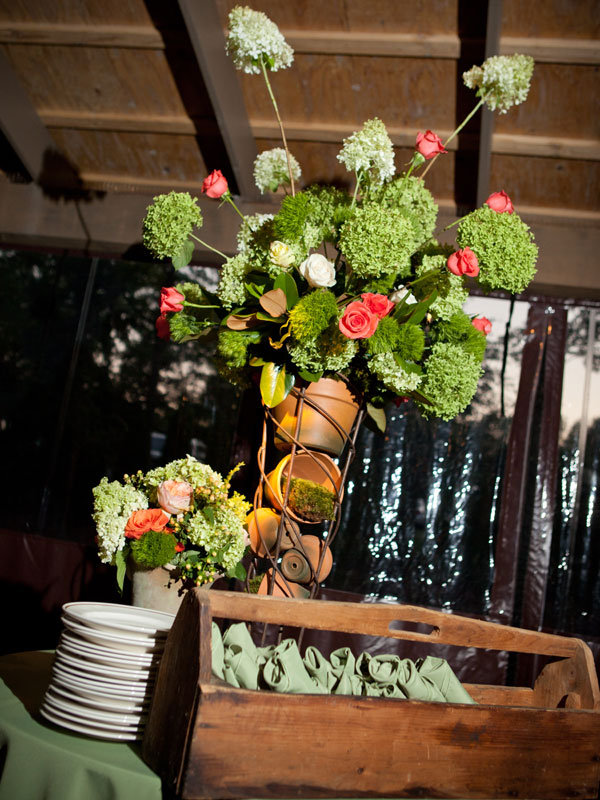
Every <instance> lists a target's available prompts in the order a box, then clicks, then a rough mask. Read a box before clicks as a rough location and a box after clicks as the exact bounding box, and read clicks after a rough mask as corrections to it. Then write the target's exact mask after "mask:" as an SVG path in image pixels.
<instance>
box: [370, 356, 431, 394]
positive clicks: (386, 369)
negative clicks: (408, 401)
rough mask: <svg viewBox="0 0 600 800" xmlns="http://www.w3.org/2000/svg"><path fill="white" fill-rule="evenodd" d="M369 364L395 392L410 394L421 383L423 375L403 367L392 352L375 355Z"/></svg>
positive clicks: (388, 387) (378, 376)
mask: <svg viewBox="0 0 600 800" xmlns="http://www.w3.org/2000/svg"><path fill="white" fill-rule="evenodd" d="M369 364H370V367H371V372H372V373H373V374H374V375H375V376H376V377H377V378H379V380H380V381H381V382H382V383H383V385H384V386H385V387H386V388H387V389H389V390H390V391H391V392H394V394H397V395H400V396H401V395H406V394H409V393H410V392H414V391H416V390H417V389H418V388H419V386H420V384H421V381H422V377H421V375H419V374H418V372H408V371H407V370H405V369H403V368H402V367H401V366H400V365H399V364H398V363H397V362H396V359H395V358H394V356H393V355H392V353H379V354H378V355H376V356H373V358H372V359H371V361H370V362H369Z"/></svg>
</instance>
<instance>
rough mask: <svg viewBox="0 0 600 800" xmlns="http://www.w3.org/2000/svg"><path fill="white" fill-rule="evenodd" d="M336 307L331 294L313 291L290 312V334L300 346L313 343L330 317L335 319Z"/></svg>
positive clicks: (325, 291) (324, 291)
mask: <svg viewBox="0 0 600 800" xmlns="http://www.w3.org/2000/svg"><path fill="white" fill-rule="evenodd" d="M337 315H338V305H337V301H336V299H335V295H334V294H333V292H329V291H327V290H326V289H325V290H324V289H315V290H314V291H312V292H309V294H306V295H304V297H302V298H300V300H298V302H297V303H296V305H295V306H294V307H293V308H292V309H291V311H290V324H289V328H290V333H291V334H292V336H293V337H294V339H296V341H297V342H299V343H300V344H306V343H307V342H309V341H314V340H315V339H316V338H317V336H318V335H319V334H320V333H321V332H322V331H324V330H325V328H327V326H328V325H329V323H330V322H331V319H332V317H335V318H336V319H337Z"/></svg>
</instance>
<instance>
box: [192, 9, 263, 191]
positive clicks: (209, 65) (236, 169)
mask: <svg viewBox="0 0 600 800" xmlns="http://www.w3.org/2000/svg"><path fill="white" fill-rule="evenodd" d="M178 2H179V8H180V9H181V14H182V16H183V19H184V22H185V25H186V28H187V31H188V34H189V37H190V41H191V43H192V47H193V49H194V53H195V54H196V59H197V61H198V66H199V67H200V71H201V73H202V77H203V79H204V83H205V85H206V89H207V91H208V94H209V97H210V100H211V103H212V107H213V111H214V113H215V116H216V119H217V124H218V126H219V129H220V131H221V136H222V137H223V142H224V144H225V149H226V151H227V155H228V156H229V160H230V163H231V168H232V170H233V173H234V176H235V180H236V182H237V185H238V191H239V193H240V195H241V196H242V197H246V198H255V197H257V196H258V192H257V188H256V185H255V183H254V177H253V166H254V159H255V158H256V154H257V153H256V144H255V142H254V136H253V135H252V131H251V129H250V122H249V120H248V115H247V114H246V106H245V104H244V98H243V95H242V90H241V87H240V84H239V81H238V78H237V75H236V74H235V69H234V67H233V64H232V63H231V60H230V59H229V58H228V56H227V54H226V52H225V37H224V35H223V30H222V28H221V21H220V17H219V14H218V11H217V7H216V5H215V1H214V0H204V2H202V3H198V2H197V1H196V0H178Z"/></svg>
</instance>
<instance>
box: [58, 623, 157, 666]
mask: <svg viewBox="0 0 600 800" xmlns="http://www.w3.org/2000/svg"><path fill="white" fill-rule="evenodd" d="M59 645H60V646H61V647H64V648H65V649H66V648H68V649H69V652H72V651H74V652H75V653H76V654H77V655H81V656H85V657H86V658H89V659H93V660H94V661H96V662H98V663H100V664H104V663H106V664H118V665H119V666H120V667H123V668H125V667H127V668H130V669H131V668H132V669H148V668H149V667H150V666H152V667H157V666H158V664H159V663H160V658H161V653H126V652H125V651H124V650H119V649H115V648H113V647H110V646H109V647H102V646H101V645H99V644H93V643H92V642H88V640H87V639H82V638H81V636H79V635H78V634H77V633H73V632H72V631H68V630H65V631H63V632H62V634H61V637H60V641H59Z"/></svg>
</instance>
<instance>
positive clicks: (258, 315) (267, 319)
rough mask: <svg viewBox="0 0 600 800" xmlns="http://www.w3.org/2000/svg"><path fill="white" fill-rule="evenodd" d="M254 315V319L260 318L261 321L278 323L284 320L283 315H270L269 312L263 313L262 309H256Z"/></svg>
mask: <svg viewBox="0 0 600 800" xmlns="http://www.w3.org/2000/svg"><path fill="white" fill-rule="evenodd" d="M255 316H256V319H260V320H261V321H262V322H277V323H279V324H281V323H282V322H285V317H272V316H271V315H270V314H265V312H264V311H257V312H256V314H255Z"/></svg>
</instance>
